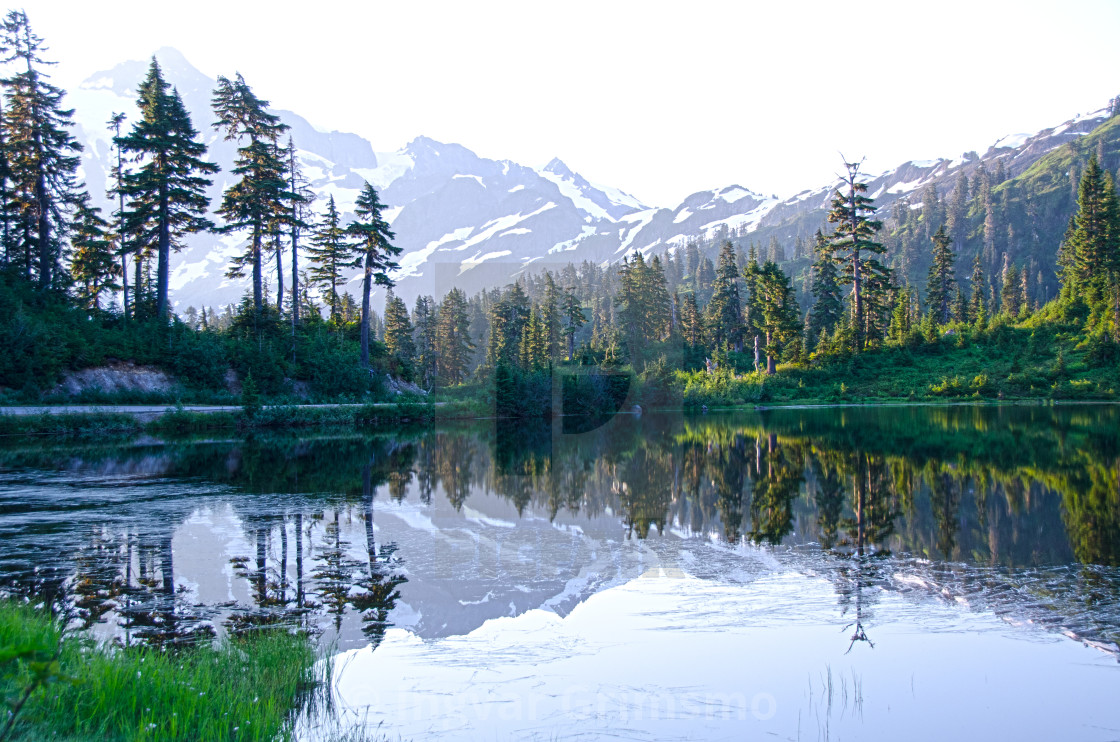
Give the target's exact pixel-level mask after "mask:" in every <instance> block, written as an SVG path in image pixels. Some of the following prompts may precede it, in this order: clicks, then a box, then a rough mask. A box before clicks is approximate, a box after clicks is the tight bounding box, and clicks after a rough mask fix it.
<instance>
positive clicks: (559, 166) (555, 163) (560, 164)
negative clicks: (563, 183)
mask: <svg viewBox="0 0 1120 742" xmlns="http://www.w3.org/2000/svg"><path fill="white" fill-rule="evenodd" d="M544 172H546V173H555V174H556V175H559V176H560V177H561V178H568V179H570V180H576V179H577V178H579V176H578V175H576V174H575V173H573V172H572V169H571V168H570V167H568V166H567V165H565V164H564V161H563V160H561V159H560V158H559V157H553V158H552V159H551V160H549V162H548V164H547V165H545V166H544ZM581 180H582V178H581Z"/></svg>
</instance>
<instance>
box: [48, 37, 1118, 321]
mask: <svg viewBox="0 0 1120 742" xmlns="http://www.w3.org/2000/svg"><path fill="white" fill-rule="evenodd" d="M155 56H156V57H157V59H159V61H160V65H161V67H162V68H163V71H164V76H165V78H166V79H167V80H168V82H170V83H171V84H172V85H174V86H176V87H177V88H178V90H179V92H180V94H181V95H182V97H183V100H184V102H185V103H186V105H187V108H188V109H189V110H190V112H191V115H192V119H193V122H194V124H195V127H196V128H197V129H198V130H199V131H200V132H201V136H202V139H203V140H204V141H205V142H206V143H207V146H208V147H209V153H208V158H209V159H211V160H212V161H215V162H217V163H218V164H219V165H221V166H222V168H223V170H222V172H221V173H219V174H218V175H217V176H216V177H215V178H214V185H213V187H212V188H211V191H210V196H211V199H212V206H213V207H216V206H217V204H218V203H220V199H221V193H222V191H223V190H224V189H225V188H226V187H228V186H229V185H230V184H231V183H232V176H231V174H230V172H229V169H230V165H231V163H232V162H233V158H234V154H235V146H234V144H233V143H231V142H226V141H224V140H223V139H222V137H221V134H220V133H219V132H218V131H216V130H215V129H214V128H213V126H212V124H213V121H214V116H213V113H212V111H211V109H210V97H211V94H212V91H213V89H214V87H215V81H214V80H212V79H210V78H208V77H207V76H205V75H203V74H202V73H201V72H199V71H198V70H196V69H195V68H194V67H192V66H191V65H190V64H189V63H188V62H187V61H186V60H185V59H184V58H183V56H182V55H181V54H179V53H178V52H177V51H175V50H174V49H161V50H160V51H158V52H156V55H155ZM147 68H148V61H133V62H126V63H123V64H121V65H118V66H117V67H115V68H114V69H112V70H109V71H106V72H99V73H96V74H94V75H92V76H91V77H90V78H89V79H87V80H86V82H84V83H83V84H82V85H81V86H80V87H79V88H78V89H77V90H75V91H72V92H71V93H70V95H69V97H68V99H67V102H68V104H69V105H71V106H73V107H74V108H75V111H76V113H75V119H76V122H77V124H78V131H77V135H78V137H79V139H80V140H81V141H82V142H83V144H84V145H85V146H86V149H85V152H84V154H83V160H82V164H83V170H84V177H85V179H86V181H87V184H88V187H89V189H90V192H91V194H92V195H93V197H94V199H95V200H98V199H100V200H101V202H102V203H103V204H105V201H104V193H105V187H106V185H107V177H106V176H107V173H108V172H109V171H110V170H111V168H112V166H113V161H112V158H113V153H112V147H111V138H112V134H111V132H110V131H109V128H108V125H107V123H106V122H107V121H108V120H109V118H110V116H111V115H112V114H113V113H114V112H124V113H126V114H128V115H129V116H130V117H133V116H135V115H136V110H137V109H136V89H137V87H138V85H139V84H140V81H141V80H142V79H143V77H144V75H145V74H146V72H147ZM249 82H250V84H252V81H249ZM276 113H278V114H279V115H280V116H281V118H282V119H283V121H284V122H285V123H287V124H288V125H289V126H291V135H292V137H293V140H294V141H295V143H296V147H297V149H298V152H299V158H300V161H301V164H302V166H303V169H304V173H305V175H306V176H307V178H308V180H309V181H310V183H311V186H312V189H313V190H314V191H315V193H316V194H317V195H318V197H319V200H318V201H317V203H316V206H315V208H316V209H317V210H318V211H321V210H322V208H323V205H324V204H325V201H326V198H327V197H328V196H329V195H333V196H334V197H335V200H336V202H337V204H338V207H339V210H340V211H341V212H342V213H343V218H344V220H348V219H350V218H352V216H353V215H352V213H351V212H352V208H353V204H354V200H355V199H356V198H357V195H358V193H359V191H360V189H361V188H362V186H363V183H364V182H365V181H368V182H370V183H371V184H373V185H374V186H375V187H376V188H377V189H378V191H379V193H380V194H381V197H382V201H383V202H384V203H386V204H387V205H388V206H389V207H390V210H389V212H388V213H387V217H388V218H389V220H390V223H391V225H392V228H393V230H394V232H395V233H396V241H395V244H397V245H398V246H400V247H401V248H402V250H403V251H402V254H401V256H400V259H399V263H400V270H399V271H398V273H397V274H396V278H397V283H398V286H397V289H396V291H397V293H398V294H400V295H401V296H403V297H404V298H405V299H406V300H407V301H409V302H411V301H412V300H413V299H414V297H416V296H417V295H419V294H432V295H434V296H437V297H439V296H442V295H443V294H445V293H446V292H447V291H448V290H449V289H450V288H452V287H453V286H457V287H459V288H462V289H464V290H465V291H467V293H468V294H470V293H472V292H475V291H478V290H479V289H482V288H485V287H492V286H496V285H503V284H506V283H508V282H510V281H511V280H513V278H514V277H515V276H516V275H517V274H518V273H519V272H521V271H523V270H525V269H526V268H527V267H528V268H529V269H531V270H536V269H542V268H545V267H547V266H549V265H553V266H556V267H560V266H562V265H563V264H566V263H569V262H580V261H583V260H588V261H592V262H596V263H604V262H611V261H616V260H620V259H621V258H622V257H623V256H624V255H625V254H627V253H629V252H632V251H634V250H641V251H643V252H645V253H647V254H648V253H650V252H655V251H662V250H664V249H666V248H667V247H669V246H672V245H679V244H684V243H685V242H687V241H688V240H690V239H695V238H708V237H710V236H712V235H713V234H715V233H717V230H721V229H722V228H724V227H726V228H727V229H728V230H740V229H745V230H746V231H748V232H754V231H758V232H759V234H760V237H761V238H763V239H765V238H767V237H768V236H769V235H771V234H772V235H776V236H778V237H779V238H783V239H788V238H793V237H795V236H802V237H807V236H809V235H811V234H812V233H813V231H814V230H816V229H817V227H819V226H820V225H821V223H822V222H823V216H824V211H825V210H826V209H827V207H828V202H829V199H830V196H831V193H832V190H833V187H834V185H833V184H828V185H825V186H823V187H821V188H818V189H815V190H810V191H804V192H802V193H800V194H798V195H796V196H794V197H792V198H788V199H784V200H782V199H778V198H777V197H774V196H763V195H761V194H758V193H755V192H753V191H750V190H748V189H746V188H743V187H741V186H738V185H732V186H727V187H724V188H719V189H715V190H711V191H701V192H699V193H695V194H693V195H691V196H689V197H688V198H686V199H685V200H684V202H683V203H681V204H680V205H679V206H677V207H675V208H661V207H651V206H647V205H645V204H643V203H641V202H640V201H638V200H637V199H636V198H634V197H633V196H631V195H629V194H627V193H625V192H623V191H621V190H618V189H617V188H611V187H606V186H600V185H595V184H593V183H591V182H589V181H588V180H587V179H585V178H584V177H582V176H581V175H579V174H578V173H576V172H573V171H572V170H571V169H570V168H569V167H568V166H567V165H566V164H564V163H563V162H561V161H560V160H558V159H554V160H552V161H551V162H549V163H548V164H547V165H545V166H544V167H543V168H540V169H535V168H531V167H526V166H524V165H520V164H518V163H515V162H511V161H508V160H490V159H486V158H482V157H479V156H478V155H476V154H475V153H473V152H471V151H470V150H469V149H467V148H466V147H463V146H461V145H458V144H446V143H441V142H437V141H434V140H432V139H429V138H427V137H423V136H421V137H417V138H416V139H414V140H412V141H411V142H409V143H408V144H407V145H406V146H404V147H403V148H401V149H400V150H397V151H396V152H375V151H374V148H373V146H372V145H371V144H370V142H369V141H368V140H366V139H364V138H362V137H361V136H359V135H357V134H352V133H343V132H337V131H332V132H323V131H320V130H318V129H316V128H314V127H313V126H312V125H311V124H310V123H309V122H308V121H307V120H305V119H303V118H302V117H300V116H299V115H298V114H295V113H292V112H289V111H276ZM1106 115H1107V111H1098V112H1095V113H1092V114H1089V115H1086V116H1082V117H1078V118H1076V119H1073V120H1071V121H1069V122H1066V123H1065V124H1063V125H1061V126H1058V127H1054V128H1052V129H1046V130H1044V131H1041V132H1038V133H1037V134H1034V135H1030V136H1028V135H1013V136H1009V137H1004V138H1003V139H1001V140H999V141H997V142H996V143H995V144H994V145H993V146H992V147H991V148H989V149H988V151H987V152H986V153H984V155H982V156H981V155H977V154H976V153H967V154H966V155H963V156H962V157H960V158H957V159H956V160H948V159H942V160H936V161H926V162H908V163H905V164H903V165H901V166H899V167H897V168H894V169H893V170H890V171H888V172H886V173H883V174H882V175H879V176H872V177H869V178H868V180H869V192H870V194H871V195H873V196H874V197H875V198H876V199H877V205H878V206H879V207H881V208H886V207H890V206H891V205H892V204H893V203H894V202H895V201H896V200H898V199H899V198H903V197H907V196H910V195H911V194H915V193H917V192H920V191H921V190H922V189H923V188H925V187H926V186H927V185H929V184H930V183H933V184H937V185H939V186H941V184H943V183H944V184H951V183H952V182H953V179H955V178H956V177H957V174H958V172H959V171H960V170H961V169H962V168H963V169H964V170H965V171H966V172H971V170H972V169H975V167H976V166H977V165H978V163H979V162H981V161H987V162H990V163H992V166H993V167H994V161H995V160H997V159H1002V160H1003V161H1004V164H1005V168H1006V169H1007V172H1008V175H1015V174H1017V173H1018V172H1021V171H1022V170H1023V169H1025V168H1026V167H1028V166H1029V165H1030V164H1031V163H1033V162H1034V161H1035V160H1037V159H1038V158H1039V157H1041V156H1042V155H1043V154H1045V153H1046V152H1048V151H1049V150H1051V149H1053V148H1054V147H1057V146H1059V145H1061V144H1062V143H1063V142H1066V141H1069V140H1070V139H1072V138H1074V137H1077V136H1079V135H1081V134H1084V133H1087V132H1088V131H1090V130H1091V129H1092V128H1093V127H1095V126H1096V125H1097V124H1098V123H1099V122H1100V120H1101V119H1102V118H1104V117H1105V116H1106ZM128 125H129V124H127V123H126V126H128ZM940 190H941V192H942V193H943V194H944V193H946V192H947V191H948V190H949V188H948V187H941V189H940ZM914 202H915V203H917V198H915V199H914ZM105 205H107V204H105ZM244 238H245V236H244V235H215V234H205V235H193V236H191V237H189V238H188V239H187V240H186V244H185V245H184V247H183V250H182V251H181V252H179V253H178V254H176V255H175V256H174V257H173V262H172V274H171V290H172V301H173V302H174V304H175V306H176V307H177V308H179V309H180V310H181V309H183V308H185V307H187V306H191V305H194V306H201V305H206V306H213V307H216V306H221V305H224V304H228V303H231V302H236V301H237V300H238V299H239V298H240V296H241V295H242V294H243V293H244V292H245V290H246V288H247V282H245V281H244V280H242V279H238V280H234V279H228V278H226V277H225V271H226V268H227V266H228V265H229V262H230V258H231V257H232V256H233V255H235V254H237V253H238V252H239V250H240V249H241V248H242V247H243V245H244ZM268 265H269V266H270V268H269V270H267V271H266V280H268V281H270V282H271V284H272V286H273V290H275V285H276V284H275V260H272V261H270V262H269V264H268ZM348 290H350V291H351V292H352V293H355V294H357V292H358V290H359V284H358V278H357V276H355V277H354V279H353V280H352V281H351V284H350V286H349V287H348ZM380 300H381V297H380V296H378V297H376V301H377V303H378V304H380Z"/></svg>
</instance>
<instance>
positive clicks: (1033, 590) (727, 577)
mask: <svg viewBox="0 0 1120 742" xmlns="http://www.w3.org/2000/svg"><path fill="white" fill-rule="evenodd" d="M0 587H2V588H3V589H4V590H6V591H9V592H12V593H35V594H38V595H43V596H48V597H50V596H55V595H60V594H61V595H65V596H67V599H68V600H70V601H71V602H72V604H73V605H74V606H75V610H76V611H77V615H78V616H79V619H80V621H81V623H82V624H83V625H84V626H86V627H88V628H89V629H90V630H91V631H93V632H94V633H96V634H97V635H99V636H102V637H104V638H105V639H106V640H111V641H118V642H121V643H136V642H147V643H152V644H175V643H180V642H190V641H199V640H208V639H209V638H210V637H215V636H222V635H224V634H226V633H227V632H239V631H251V630H254V629H255V628H257V627H267V626H274V625H293V626H302V627H306V628H308V629H310V630H312V631H313V632H314V633H315V635H316V637H317V640H318V641H319V642H320V643H321V645H322V646H323V647H324V648H325V649H326V650H328V651H329V652H330V653H332V655H333V657H334V660H333V663H334V664H333V667H334V670H333V672H334V678H335V686H334V689H333V692H332V693H331V699H330V700H331V702H330V703H329V704H328V705H327V706H325V707H318V708H314V709H309V710H308V711H306V712H305V713H304V714H303V715H302V716H301V718H300V720H299V722H298V724H297V728H298V732H299V736H300V738H301V739H327V738H330V736H331V735H332V734H334V733H336V732H337V731H338V730H339V729H349V728H354V727H364V728H366V729H367V730H372V731H371V733H372V734H374V735H375V736H383V737H384V738H386V739H398V738H399V739H405V740H419V739H429V738H439V739H462V740H477V739H499V740H504V739H541V740H557V739H601V738H612V739H635V740H647V739H648V740H662V739H673V740H677V739H679V740H731V739H734V740H742V739H756V738H777V739H791V740H797V739H804V740H811V739H851V738H859V739H891V740H893V739H930V740H934V739H937V740H941V739H946V738H1006V739H1039V740H1049V739H1054V738H1068V739H1085V740H1094V739H1101V740H1107V739H1116V738H1118V737H1120V711H1118V710H1117V707H1116V698H1117V697H1120V663H1118V655H1120V648H1118V647H1117V642H1118V640H1120V408H1117V407H1114V406H1105V405H1100V406H1041V405H1040V406H1004V407H971V406H961V407H913V406H906V407H881V408H837V409H805V410H798V409H776V410H765V411H758V412H736V413H721V414H708V415H694V416H687V415H649V414H647V415H645V416H641V417H636V416H633V415H623V416H618V417H616V418H613V419H610V420H608V421H605V422H602V424H598V425H596V424H594V423H588V422H587V421H583V420H578V419H572V418H563V419H558V420H556V421H554V422H552V423H539V424H523V423H521V424H519V423H506V422H494V421H488V422H486V421H483V422H479V423H472V424H462V425H436V426H433V427H418V428H408V429H402V430H400V431H396V432H392V433H382V434H376V435H359V434H355V433H345V434H333V435H332V434H313V435H310V436H308V437H305V438H295V437H290V436H277V437H271V436H257V437H253V438H249V439H229V440H224V439H213V438H210V439H197V440H170V439H169V440H157V439H148V438H145V439H137V440H131V441H119V440H118V441H98V442H74V443H52V444H43V443H41V442H37V441H33V442H27V441H8V442H7V443H6V444H4V445H3V446H2V447H0Z"/></svg>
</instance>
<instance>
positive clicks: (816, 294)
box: [809, 229, 844, 342]
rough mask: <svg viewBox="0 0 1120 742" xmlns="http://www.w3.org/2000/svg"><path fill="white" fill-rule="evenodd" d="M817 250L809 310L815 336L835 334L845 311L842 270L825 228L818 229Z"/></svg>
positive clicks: (811, 326)
mask: <svg viewBox="0 0 1120 742" xmlns="http://www.w3.org/2000/svg"><path fill="white" fill-rule="evenodd" d="M813 251H814V253H815V254H816V258H815V259H814V261H813V268H812V294H813V306H812V307H811V308H810V310H809V334H810V336H811V340H812V341H813V342H815V341H816V340H818V339H820V338H822V337H826V336H828V335H831V334H832V332H833V330H835V329H836V324H837V323H838V322H839V321H840V318H841V316H843V314H844V303H843V300H842V299H841V296H840V274H839V270H838V269H837V265H836V260H835V258H834V257H833V254H832V246H831V244H830V243H829V241H828V238H827V237H825V236H824V234H823V233H822V232H821V230H819V229H818V230H817V234H816V236H815V238H814V243H813Z"/></svg>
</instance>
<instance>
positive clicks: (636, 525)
mask: <svg viewBox="0 0 1120 742" xmlns="http://www.w3.org/2000/svg"><path fill="white" fill-rule="evenodd" d="M671 463H672V460H671V457H670V456H669V455H668V453H667V452H665V451H664V450H659V449H657V448H653V447H646V446H642V447H639V448H637V449H636V450H634V451H633V452H632V455H631V457H630V459H629V461H626V462H624V463H621V464H620V465H619V470H618V478H617V479H616V481H615V488H614V492H615V494H616V495H617V496H618V499H619V506H620V507H621V508H622V513H623V521H624V523H625V525H626V531H627V537H629V536H630V535H634V536H637V537H638V538H639V539H644V538H646V537H647V536H648V535H649V531H650V528H651V527H653V528H656V529H657V532H658V533H659V534H663V533H664V532H665V524H666V520H667V518H668V513H669V504H670V502H671V501H672V496H673V493H672V484H673V479H672V474H671V472H672V469H671Z"/></svg>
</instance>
